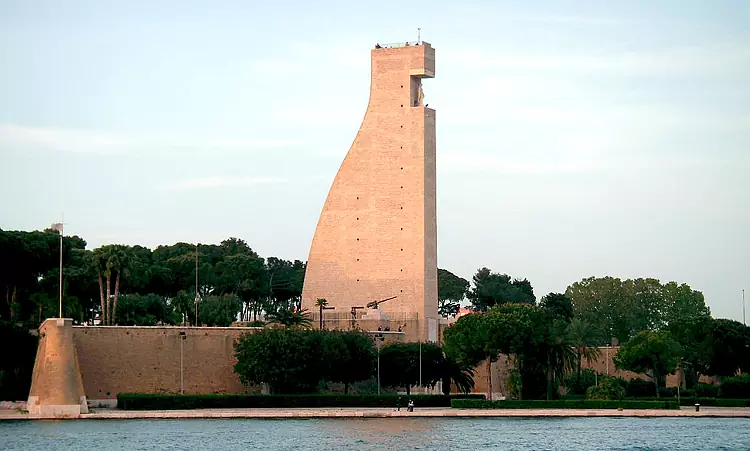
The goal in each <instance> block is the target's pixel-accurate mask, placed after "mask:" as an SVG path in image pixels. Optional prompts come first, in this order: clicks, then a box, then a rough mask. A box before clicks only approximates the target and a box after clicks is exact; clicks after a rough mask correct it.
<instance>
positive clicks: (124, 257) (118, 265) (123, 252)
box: [110, 245, 130, 324]
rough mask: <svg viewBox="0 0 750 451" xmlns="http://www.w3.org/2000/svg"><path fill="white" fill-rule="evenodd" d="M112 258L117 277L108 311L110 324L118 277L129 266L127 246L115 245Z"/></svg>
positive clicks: (115, 304)
mask: <svg viewBox="0 0 750 451" xmlns="http://www.w3.org/2000/svg"><path fill="white" fill-rule="evenodd" d="M112 260H113V262H114V264H113V267H114V268H115V269H116V271H117V277H116V278H115V297H114V300H113V303H112V311H111V312H110V324H115V319H116V314H117V299H118V298H119V297H120V277H121V276H122V275H123V273H127V271H128V268H129V267H130V256H129V255H128V252H127V248H126V247H125V246H121V245H116V246H115V248H114V251H113V253H112Z"/></svg>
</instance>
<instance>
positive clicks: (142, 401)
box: [117, 393, 485, 410]
mask: <svg viewBox="0 0 750 451" xmlns="http://www.w3.org/2000/svg"><path fill="white" fill-rule="evenodd" d="M399 398H401V406H402V407H405V406H406V403H407V401H408V400H409V399H411V400H413V401H414V405H415V406H416V407H450V406H451V400H452V399H472V400H483V399H485V397H484V395H453V396H445V395H413V396H408V397H407V396H399V395H161V394H153V395H152V394H140V393H120V394H118V395H117V408H119V409H123V410H176V409H218V408H222V409H240V408H285V407H307V408H311V407H396V404H397V402H398V399H399Z"/></svg>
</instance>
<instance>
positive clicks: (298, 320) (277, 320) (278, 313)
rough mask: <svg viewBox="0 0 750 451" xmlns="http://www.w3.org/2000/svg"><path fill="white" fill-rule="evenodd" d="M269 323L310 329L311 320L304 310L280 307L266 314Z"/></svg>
mask: <svg viewBox="0 0 750 451" xmlns="http://www.w3.org/2000/svg"><path fill="white" fill-rule="evenodd" d="M266 319H267V320H268V322H269V323H273V324H279V325H282V326H284V327H310V325H311V324H312V319H311V318H310V313H309V312H308V311H307V310H306V309H301V310H299V309H297V308H288V307H282V308H280V309H278V310H275V311H269V312H268V313H266Z"/></svg>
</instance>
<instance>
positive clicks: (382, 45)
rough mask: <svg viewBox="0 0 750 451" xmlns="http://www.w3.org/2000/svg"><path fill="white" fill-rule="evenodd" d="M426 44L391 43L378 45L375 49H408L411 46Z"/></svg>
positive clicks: (415, 42) (414, 42) (410, 42)
mask: <svg viewBox="0 0 750 451" xmlns="http://www.w3.org/2000/svg"><path fill="white" fill-rule="evenodd" d="M422 44H425V42H424V41H406V42H391V43H389V44H376V45H375V48H376V49H378V48H382V49H395V48H399V47H408V46H410V45H422Z"/></svg>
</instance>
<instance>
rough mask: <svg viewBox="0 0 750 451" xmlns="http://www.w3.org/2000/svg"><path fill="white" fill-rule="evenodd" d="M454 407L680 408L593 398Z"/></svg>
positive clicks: (458, 402) (470, 402)
mask: <svg viewBox="0 0 750 451" xmlns="http://www.w3.org/2000/svg"><path fill="white" fill-rule="evenodd" d="M451 407H453V408H454V409H619V408H623V409H679V406H678V405H677V401H675V400H659V401H652V400H648V401H645V400H644V401H641V400H611V401H604V400H593V399H556V400H552V401H543V400H515V399H511V400H504V401H487V400H477V399H453V400H451Z"/></svg>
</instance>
